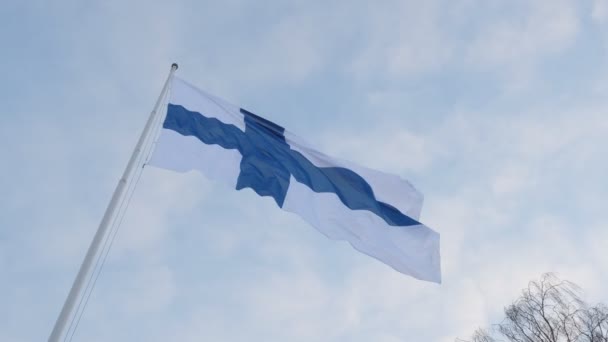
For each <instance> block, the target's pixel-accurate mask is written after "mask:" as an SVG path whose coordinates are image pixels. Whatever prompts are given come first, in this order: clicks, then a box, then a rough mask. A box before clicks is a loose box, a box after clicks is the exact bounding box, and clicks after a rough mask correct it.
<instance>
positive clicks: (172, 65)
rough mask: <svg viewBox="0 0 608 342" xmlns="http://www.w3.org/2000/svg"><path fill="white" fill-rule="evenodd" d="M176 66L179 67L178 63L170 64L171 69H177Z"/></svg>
mask: <svg viewBox="0 0 608 342" xmlns="http://www.w3.org/2000/svg"><path fill="white" fill-rule="evenodd" d="M177 68H179V65H177V63H173V64H171V69H173V70H177Z"/></svg>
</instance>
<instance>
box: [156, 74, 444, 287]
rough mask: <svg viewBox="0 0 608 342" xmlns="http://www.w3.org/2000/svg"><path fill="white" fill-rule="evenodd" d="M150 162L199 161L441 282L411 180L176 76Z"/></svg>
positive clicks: (208, 171) (186, 165) (407, 270)
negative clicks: (319, 147) (335, 153)
mask: <svg viewBox="0 0 608 342" xmlns="http://www.w3.org/2000/svg"><path fill="white" fill-rule="evenodd" d="M148 164H149V165H153V166H157V167H161V168H164V169H169V170H174V171H178V172H187V171H190V170H197V171H200V172H201V173H203V174H204V175H206V176H207V177H208V178H210V179H213V180H219V181H222V182H224V183H226V184H228V185H229V186H231V187H233V188H236V189H237V190H240V189H244V188H250V189H252V190H253V191H255V192H256V193H257V194H258V195H260V196H270V197H272V198H273V199H274V201H275V202H276V203H277V205H278V206H279V207H280V208H282V209H284V210H287V211H290V212H293V213H295V214H298V215H299V216H300V217H302V218H303V219H304V220H305V221H307V222H308V223H309V224H310V225H312V226H313V227H315V228H316V229H317V230H318V231H320V232H321V233H323V234H325V236H327V237H328V238H330V239H334V240H344V241H347V242H348V243H350V244H351V245H352V246H353V247H354V248H355V249H356V250H358V251H360V252H362V253H365V254H367V255H369V256H371V257H374V258H376V259H378V260H380V261H382V262H384V263H385V264H387V265H389V266H391V267H392V268H394V269H395V270H397V271H399V272H401V273H404V274H407V275H410V276H412V277H415V278H417V279H421V280H427V281H432V282H436V283H440V282H441V268H440V257H439V234H438V233H437V232H435V231H433V230H432V229H430V228H428V227H427V226H425V225H423V224H422V223H420V222H419V221H418V220H419V215H420V210H421V208H422V200H423V197H422V195H421V194H420V193H419V192H418V191H417V190H416V189H415V188H414V187H413V186H412V185H411V184H410V183H409V182H407V181H406V180H403V179H401V178H400V177H398V176H395V175H391V174H387V173H383V172H380V171H375V170H371V169H368V168H364V167H361V166H358V165H355V164H353V163H350V162H347V161H344V160H339V159H336V158H332V157H329V156H327V155H325V154H323V153H321V152H319V151H316V150H315V149H313V148H311V147H310V146H309V145H308V144H306V143H305V142H304V141H302V140H301V139H300V138H298V137H297V136H295V135H293V134H292V133H290V132H288V131H286V130H285V129H284V128H283V127H281V126H279V125H277V124H275V123H273V122H270V121H268V120H266V119H264V118H262V117H260V116H257V115H256V114H254V113H251V112H249V111H247V110H245V109H242V108H240V107H237V106H235V105H232V104H230V103H228V102H226V101H224V100H222V99H220V98H218V97H215V96H213V95H210V94H207V93H205V92H204V91H202V90H199V89H197V88H196V87H194V86H192V85H191V84H189V83H187V82H185V81H183V80H181V79H179V78H177V77H174V78H173V80H172V86H171V95H170V99H169V103H168V108H167V115H166V118H165V120H164V122H163V126H162V129H161V131H160V134H159V137H158V140H157V143H156V146H155V148H154V151H153V153H152V156H151V158H150V160H149V162H148Z"/></svg>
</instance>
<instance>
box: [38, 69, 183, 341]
mask: <svg viewBox="0 0 608 342" xmlns="http://www.w3.org/2000/svg"><path fill="white" fill-rule="evenodd" d="M175 70H177V64H176V63H173V64H172V65H171V71H170V72H169V76H168V77H167V80H166V81H165V85H164V86H163V89H162V91H161V92H160V95H159V97H158V100H156V104H155V105H154V109H152V112H151V113H150V117H148V122H146V126H145V127H144V130H143V131H142V132H141V136H140V137H139V140H138V141H137V145H135V149H134V150H133V154H131V159H129V163H128V164H127V167H126V169H125V171H124V173H123V174H122V177H121V178H120V181H118V185H116V189H115V190H114V194H113V195H112V199H111V200H110V203H109V204H108V207H107V208H106V212H105V214H104V215H103V218H102V219H101V223H99V228H97V232H96V233H95V237H93V241H91V245H90V246H89V249H88V250H87V254H86V256H85V257H84V260H83V261H82V265H80V270H79V271H78V275H76V279H75V280H74V283H73V284H72V288H71V289H70V293H69V294H68V297H67V298H66V300H65V303H63V308H62V309H61V313H60V314H59V317H57V321H56V322H55V326H54V327H53V331H52V332H51V335H50V336H49V339H48V342H58V341H59V338H60V337H61V335H62V333H63V330H64V329H65V326H66V323H67V322H68V318H69V317H70V316H72V313H73V311H74V304H76V299H77V298H78V297H79V296H80V294H81V292H82V286H83V285H84V281H85V278H86V276H87V274H88V273H89V272H90V270H91V265H92V264H93V260H94V259H95V256H96V255H97V252H98V251H99V246H100V245H101V242H102V241H103V238H104V237H105V235H106V233H107V230H108V227H109V226H110V223H111V221H112V220H111V219H112V217H113V215H114V211H115V210H116V207H117V205H118V203H119V202H120V199H121V198H122V196H123V194H124V192H125V190H126V185H127V179H128V178H129V176H130V174H131V171H133V168H134V167H135V162H136V161H137V159H138V158H139V155H140V153H141V149H142V146H143V144H144V141H145V140H146V138H147V137H148V134H149V133H150V128H152V123H153V122H154V119H155V118H156V114H157V111H158V107H159V106H160V103H161V101H162V99H163V97H164V96H165V93H166V92H167V89H168V87H169V83H170V81H171V78H172V77H173V74H174V73H175Z"/></svg>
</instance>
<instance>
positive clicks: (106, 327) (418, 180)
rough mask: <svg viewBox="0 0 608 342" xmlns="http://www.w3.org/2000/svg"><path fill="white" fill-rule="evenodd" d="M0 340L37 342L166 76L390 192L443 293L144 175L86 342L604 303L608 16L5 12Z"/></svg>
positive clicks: (26, 4) (280, 5)
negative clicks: (420, 237) (421, 229)
mask: <svg viewBox="0 0 608 342" xmlns="http://www.w3.org/2000/svg"><path fill="white" fill-rule="evenodd" d="M0 7H1V8H2V10H1V11H0V39H1V41H2V46H3V49H2V53H1V54H0V55H1V57H0V60H1V61H2V72H1V75H2V78H1V79H2V83H1V85H0V90H1V91H0V100H2V101H1V102H2V107H3V110H2V113H3V114H2V116H1V121H0V123H1V124H0V144H1V146H2V148H1V149H0V158H1V160H2V177H0V187H1V188H2V189H3V193H4V196H2V197H1V199H0V340H1V341H42V340H45V339H46V338H47V337H48V335H49V333H50V330H51V328H52V325H53V323H54V321H55V319H56V317H57V314H58V312H59V310H60V308H61V305H62V304H63V301H64V299H65V296H66V295H67V292H68V289H69V287H70V286H71V283H72V281H73V279H74V276H75V274H76V272H77V270H78V267H79V265H80V263H81V261H82V258H83V256H84V253H85V251H86V248H87V247H88V244H89V242H90V241H91V239H92V236H93V234H94V232H95V230H96V228H97V224H98V223H99V221H100V219H101V216H102V215H103V212H104V210H105V206H106V205H107V203H108V201H109V199H110V196H111V194H112V191H113V189H114V186H115V185H116V182H117V181H118V179H119V177H120V174H121V172H122V170H123V168H124V166H125V165H126V162H127V160H128V158H129V156H130V153H131V151H132V148H133V146H134V145H135V142H136V140H137V137H138V135H139V133H140V131H141V129H142V128H143V125H144V123H145V120H146V118H147V115H148V113H149V111H150V110H151V109H152V106H153V104H154V101H155V100H156V97H157V96H158V93H159V91H160V88H161V86H162V82H163V81H164V79H165V77H166V75H167V73H168V70H169V66H170V64H171V63H172V62H178V63H179V64H180V69H179V71H178V74H179V75H180V77H182V78H184V79H186V80H188V81H190V82H191V83H194V84H196V85H198V86H200V87H201V88H203V89H206V90H207V91H209V92H212V93H215V94H217V95H219V96H221V97H223V98H225V99H227V100H229V101H231V102H233V103H236V104H239V105H241V106H242V107H245V108H247V109H250V110H251V111H253V112H255V113H258V114H260V115H263V116H265V117H267V118H269V119H271V120H273V121H275V122H277V123H279V124H281V125H282V126H285V127H287V128H288V129H289V130H290V131H292V132H294V133H296V134H298V135H299V136H301V137H304V138H305V139H306V140H308V141H310V142H312V143H313V144H314V145H316V146H318V147H320V148H321V149H322V150H323V151H325V152H327V153H329V154H332V155H335V156H338V157H341V158H345V159H350V160H352V161H355V162H357V163H359V164H363V165H366V166H368V167H372V168H376V169H380V170H383V171H387V172H391V173H395V174H399V175H400V176H402V177H404V178H406V179H409V180H411V181H412V182H413V183H414V184H415V185H416V186H417V187H418V188H419V189H420V190H421V191H422V192H423V193H424V194H425V207H424V208H423V212H422V217H421V220H422V221H423V222H425V223H426V224H427V225H428V226H430V227H433V228H434V229H435V230H437V231H438V232H440V234H441V237H442V250H441V253H442V267H443V284H442V285H436V284H432V283H427V282H421V281H417V280H415V279H413V278H411V277H407V276H404V275H402V274H399V273H397V272H395V271H394V270H393V269H391V268H390V267H388V266H385V265H383V264H381V263H380V262H378V261H376V260H375V259H372V258H369V257H366V256H364V255H362V254H360V253H357V252H356V251H354V250H353V249H352V248H350V246H348V245H347V244H346V243H343V242H335V241H330V240H327V239H326V238H325V237H324V236H323V235H321V234H319V233H318V232H317V231H315V230H314V229H313V228H311V227H309V226H308V225H307V224H305V223H304V222H303V221H302V220H301V219H300V218H298V217H297V216H295V215H292V214H289V213H286V212H282V211H281V210H278V209H277V208H276V205H275V204H274V202H272V200H271V199H269V198H259V197H257V196H256V195H255V194H254V193H253V192H252V191H250V190H245V191H240V192H237V191H234V190H230V189H227V188H225V187H224V186H222V185H221V184H216V183H214V182H212V181H210V180H208V179H206V178H204V177H203V176H201V175H199V174H196V173H188V174H178V173H172V172H169V171H164V170H160V169H154V168H151V167H148V168H145V169H144V172H143V174H142V177H141V180H140V182H139V185H138V187H137V189H136V191H135V194H134V196H133V198H132V201H131V205H130V208H129V210H128V212H127V214H126V216H125V218H124V221H123V224H122V226H121V229H120V231H119V232H118V235H117V238H116V242H115V244H114V247H113V249H112V251H111V253H110V254H109V257H108V260H107V263H106V265H105V268H104V269H103V273H102V275H101V277H100V278H99V281H98V282H97V285H96V288H95V291H94V293H93V295H92V296H91V298H90V301H89V304H88V306H87V310H86V312H85V314H84V316H83V317H82V320H81V322H80V325H79V329H78V331H77V332H76V334H75V335H74V339H73V340H74V341H186V342H188V341H379V342H397V341H439V342H443V341H453V340H454V338H456V337H467V336H468V335H470V334H471V332H472V331H473V330H474V329H475V328H476V327H478V326H484V325H487V324H490V323H491V322H496V321H498V320H500V317H501V311H502V308H503V306H504V305H506V304H508V303H509V302H510V301H511V300H513V299H514V298H515V297H516V296H517V294H518V293H519V291H520V289H521V288H522V287H524V286H525V285H526V284H527V282H528V281H529V280H532V279H536V278H538V277H539V276H540V275H541V274H542V273H543V272H548V271H551V272H556V273H557V274H558V275H559V276H561V277H562V278H566V279H569V280H572V281H574V282H576V283H578V284H579V285H580V286H581V287H582V288H583V289H584V290H585V298H586V299H587V300H589V301H591V302H598V301H603V302H608V294H607V293H606V291H605V284H606V283H608V253H607V252H606V251H605V249H606V244H607V243H608V219H606V211H607V201H606V199H607V198H608V181H606V176H607V175H608V161H607V160H606V156H607V155H608V1H606V0H583V1H566V0H538V1H524V0H516V1H506V0H505V1H498V0H497V1H482V0H449V1H448V0H445V1H439V0H429V1H424V2H422V1H409V0H408V1H406V0H403V1H389V0H387V1H377V2H372V1H348V2H347V1H342V2H340V1H294V2H285V1H257V2H254V1H242V0H226V1H222V2H210V1H171V2H170V1H166V2H160V1H131V2H125V1H118V0H109V1H97V2H95V1H77V0H64V1H46V0H30V1H10V0H9V1H8V2H6V1H5V2H3V4H2V5H0Z"/></svg>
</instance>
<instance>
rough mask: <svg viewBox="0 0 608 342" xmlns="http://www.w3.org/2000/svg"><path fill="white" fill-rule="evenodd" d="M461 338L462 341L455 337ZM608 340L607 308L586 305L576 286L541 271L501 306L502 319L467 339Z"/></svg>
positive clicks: (502, 341) (487, 341)
mask: <svg viewBox="0 0 608 342" xmlns="http://www.w3.org/2000/svg"><path fill="white" fill-rule="evenodd" d="M457 341H463V342H466V341H465V340H457ZM507 341H509V342H608V307H606V306H605V305H603V304H598V305H596V306H593V307H589V306H588V305H587V304H586V303H585V302H584V301H583V300H582V299H581V298H580V290H579V288H578V286H576V285H575V284H574V283H571V282H569V281H566V280H560V279H559V278H557V277H556V276H554V275H552V274H549V273H548V274H544V275H543V276H542V277H541V279H540V281H531V282H530V283H529V284H528V287H527V288H526V289H524V290H523V291H522V294H521V296H520V297H519V298H518V299H517V300H516V301H515V302H514V303H513V304H511V305H510V306H508V307H506V308H505V319H504V320H503V321H502V322H501V323H499V324H496V325H495V326H493V328H492V329H491V330H484V329H479V330H477V331H476V332H475V334H474V335H473V336H472V337H471V339H470V340H469V342H507Z"/></svg>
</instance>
